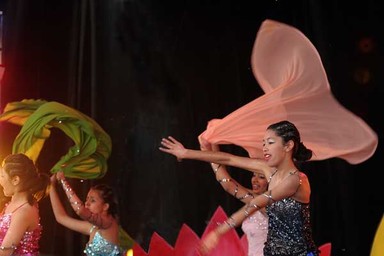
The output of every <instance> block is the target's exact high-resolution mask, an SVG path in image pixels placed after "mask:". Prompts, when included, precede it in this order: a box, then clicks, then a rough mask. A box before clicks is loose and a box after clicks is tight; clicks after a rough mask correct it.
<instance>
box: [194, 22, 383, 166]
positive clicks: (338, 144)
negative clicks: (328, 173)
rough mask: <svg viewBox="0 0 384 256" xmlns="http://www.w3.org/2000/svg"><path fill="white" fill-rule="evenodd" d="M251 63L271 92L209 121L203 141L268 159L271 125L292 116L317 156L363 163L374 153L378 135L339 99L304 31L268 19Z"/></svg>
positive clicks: (322, 158)
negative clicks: (265, 144)
mask: <svg viewBox="0 0 384 256" xmlns="http://www.w3.org/2000/svg"><path fill="white" fill-rule="evenodd" d="M251 64H252V70H253V74H254V76H255V78H256V80H257V82H258V83H259V85H260V86H261V88H262V89H263V91H264V93H265V94H264V95H262V96H260V97H258V98H256V99H255V100H253V101H251V102H249V103H248V104H246V105H244V106H243V107H240V108H239V109H237V110H235V111H234V112H232V113H230V114H229V115H227V116H226V117H224V118H223V119H213V120H211V121H209V122H208V126H207V129H206V130H205V131H204V132H203V133H202V134H200V136H199V139H200V140H201V141H202V142H204V141H208V142H210V143H214V144H234V145H237V146H240V147H242V148H244V149H245V150H246V151H247V152H248V154H249V156H250V157H252V158H262V157H263V154H262V138H263V135H264V132H265V130H266V128H267V126H268V125H270V124H272V123H275V122H278V121H281V120H289V121H291V122H293V123H294V124H295V125H296V126H297V128H298V129H299V131H300V133H301V140H302V141H303V143H304V145H306V146H307V147H308V148H310V149H311V150H313V152H314V155H313V157H312V159H311V160H324V159H329V158H334V157H337V158H341V159H344V160H346V161H347V162H349V163H350V164H359V163H361V162H364V161H365V160H367V159H369V158H370V157H371V156H372V155H373V154H374V152H375V150H376V148H377V144H378V137H377V134H376V133H375V132H374V131H373V130H372V129H371V128H370V127H369V125H367V124H366V123H365V121H364V120H363V119H361V118H360V117H358V116H357V115H355V114H353V113H352V112H351V111H349V110H348V109H346V108H345V107H343V106H342V105H341V104H340V103H339V102H338V101H337V100H336V98H335V97H334V96H333V94H332V92H331V88H330V85H329V82H328V78H327V74H326V72H325V70H324V67H323V64H322V62H321V58H320V56H319V54H318V52H317V50H316V48H315V47H314V46H313V45H312V43H311V42H310V41H309V39H308V38H307V37H306V36H305V35H304V34H303V33H302V32H300V31H299V30H298V29H296V28H294V27H292V26H289V25H286V24H283V23H280V22H277V21H273V20H265V21H264V22H263V23H262V24H261V26H260V29H259V31H258V33H257V36H256V40H255V44H254V47H253V51H252V57H251Z"/></svg>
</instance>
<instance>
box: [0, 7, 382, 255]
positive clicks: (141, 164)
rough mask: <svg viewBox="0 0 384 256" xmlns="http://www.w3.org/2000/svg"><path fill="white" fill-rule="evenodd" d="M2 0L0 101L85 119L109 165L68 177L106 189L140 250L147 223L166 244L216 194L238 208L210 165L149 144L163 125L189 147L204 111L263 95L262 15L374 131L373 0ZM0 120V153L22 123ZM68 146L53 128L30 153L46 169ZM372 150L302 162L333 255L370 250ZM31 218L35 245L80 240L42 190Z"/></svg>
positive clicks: (376, 44) (374, 200)
mask: <svg viewBox="0 0 384 256" xmlns="http://www.w3.org/2000/svg"><path fill="white" fill-rule="evenodd" d="M1 5H2V6H1V8H2V10H3V12H4V31H3V60H4V63H3V64H4V65H5V67H6V71H5V75H4V77H3V80H2V84H1V98H0V99H1V107H2V108H3V107H4V106H5V104H6V103H8V102H12V101H20V100H22V99H30V98H42V99H45V100H49V101H58V102H61V103H64V104H66V105H69V106H71V107H74V108H76V109H78V110H80V111H82V112H84V113H86V114H87V115H89V116H91V117H93V118H94V119H95V120H96V121H97V122H98V123H99V124H100V125H101V126H102V127H103V128H104V129H105V130H106V131H107V132H108V133H109V134H110V136H111V138H112V141H113V150H112V155H111V157H110V159H109V161H108V166H109V169H108V172H107V174H106V175H105V177H103V178H102V179H101V180H91V181H79V180H70V182H71V183H72V184H73V186H74V187H75V189H76V191H78V194H79V195H80V197H82V198H85V196H86V192H87V191H88V188H89V186H90V185H92V184H93V183H95V182H105V183H109V184H110V185H112V186H114V188H115V189H116V192H117V194H118V196H119V203H120V209H119V210H120V221H121V224H122V226H123V227H124V229H125V230H126V231H127V232H128V233H129V234H130V235H131V236H132V237H133V238H134V239H135V240H136V241H137V242H138V243H139V244H140V245H141V246H142V247H143V248H144V249H148V246H149V242H150V238H151V236H152V234H153V232H157V233H159V234H160V235H161V236H162V237H163V238H164V239H165V240H166V241H167V242H168V243H169V244H170V245H174V243H175V241H176V238H177V235H178V232H179V230H180V228H181V225H182V224H183V223H185V224H187V225H188V226H190V227H191V228H192V229H193V230H194V231H195V232H196V233H197V234H198V235H199V236H200V235H202V232H203V231H204V229H205V226H206V224H207V221H209V219H210V218H211V216H212V214H213V213H214V211H215V210H216V209H217V207H218V206H219V205H220V206H222V207H223V209H224V210H225V211H226V212H227V214H231V213H232V212H234V211H235V210H237V209H238V208H239V207H240V206H241V205H240V203H239V202H237V201H236V200H235V199H234V198H232V197H231V196H230V195H228V194H226V193H225V192H223V191H222V189H221V187H220V186H219V184H217V183H216V182H215V180H214V177H213V174H212V172H211V171H210V166H209V165H208V164H206V163H201V162H197V161H183V162H181V163H179V162H177V161H176V160H175V159H174V157H171V156H169V155H165V154H164V153H161V152H160V151H159V150H158V147H159V142H160V140H161V138H162V137H164V136H167V135H173V136H174V137H176V138H178V139H180V140H181V141H182V142H183V143H184V144H185V146H187V147H191V148H198V142H197V136H198V135H199V134H200V133H201V132H202V131H204V130H205V127H206V125H207V122H208V121H209V120H210V119H212V118H222V117H224V116H225V115H227V114H229V113H230V112H232V111H234V110H235V109H237V108H239V107H240V106H242V105H244V104H246V103H248V102H249V101H251V100H253V99H255V98H257V97H259V96H260V95H262V93H263V92H262V91H261V89H260V87H259V86H258V84H257V81H256V80H255V78H254V76H253V74H252V72H251V68H250V56H251V50H252V46H253V43H254V40H255V36H256V32H257V30H258V28H259V26H260V24H261V22H262V21H263V20H264V19H266V18H269V19H276V20H278V21H282V22H285V23H288V24H291V25H293V26H295V27H297V28H299V29H300V30H301V31H302V32H303V33H304V34H306V35H307V37H308V38H309V39H310V40H311V41H312V43H313V44H314V45H315V46H316V48H317V49H318V51H319V53H320V55H321V57H322V60H323V64H324V67H325V69H326V71H327V74H328V77H329V81H330V84H331V87H332V91H333V92H334V95H335V96H336V98H337V99H338V100H339V101H340V102H341V103H342V104H343V105H344V106H346V107H347V108H348V109H350V110H351V111H353V112H354V113H355V114H356V115H359V116H360V117H362V118H363V119H364V120H365V121H366V122H367V123H368V124H369V125H370V126H371V127H372V128H373V129H374V130H375V131H376V132H377V133H378V136H379V139H380V140H381V138H382V135H383V127H382V122H381V120H380V118H379V117H381V118H382V114H379V112H378V111H377V109H378V107H379V102H380V99H381V98H382V97H383V96H384V94H383V88H382V87H380V86H381V81H383V77H382V70H383V65H382V63H381V62H380V59H381V58H382V48H381V47H382V45H383V44H382V39H383V38H382V33H381V32H380V31H381V28H380V27H379V26H378V24H380V18H381V12H380V8H379V4H378V3H377V4H376V3H375V2H374V1H364V2H360V3H355V4H353V3H351V2H347V1H313V0H311V1H308V0H306V1H305V0H303V1H298V0H294V1H286V0H280V1H271V0H268V1H267V0H260V1H234V0H222V1H201V0H197V1H196V0H194V1H192V0H190V1H188V0H186V1H170V0H168V1H155V0H140V1H135V0H115V1H113V0H109V1H104V0H99V1H92V0H82V1H74V0H72V1H71V0H66V1H44V0H34V1H24V0H12V1H3V2H2V4H1ZM370 43H371V44H370ZM369 46H372V48H369ZM359 47H360V48H359ZM361 47H363V48H361ZM368 48H369V49H371V50H370V51H368V52H367V49H368ZM359 49H360V50H359ZM362 49H363V50H362ZM0 128H1V143H2V145H1V155H2V156H4V155H5V154H7V153H9V152H10V150H11V144H12V141H13V139H14V137H15V136H16V134H17V132H18V130H19V129H20V128H19V127H15V126H12V125H9V124H1V126H0ZM335 132H343V131H335ZM69 143H70V142H69V141H68V139H67V138H65V137H64V136H63V135H62V134H60V133H59V132H54V133H53V134H52V136H51V138H50V139H49V141H47V144H46V145H45V148H44V150H43V152H42V153H41V156H40V158H39V160H38V164H39V168H40V170H41V171H47V170H49V168H50V167H51V166H52V164H53V163H54V162H55V161H57V159H58V157H60V156H61V155H63V152H66V150H67V149H68V145H69ZM304 143H305V142H304ZM225 149H226V150H227V151H229V152H233V153H236V154H244V152H243V151H242V150H241V149H238V148H234V147H231V146H227V147H225ZM380 155H382V147H381V145H380V142H379V148H378V150H377V152H376V153H375V155H374V156H373V157H372V158H370V159H369V160H368V161H366V162H364V163H362V164H359V165H350V164H348V163H346V162H344V161H343V160H340V159H330V160H326V161H317V162H310V163H307V164H305V165H303V167H302V169H303V170H304V171H305V172H306V173H307V174H308V175H309V177H310V181H311V184H312V206H311V207H312V219H313V231H314V237H315V240H316V242H317V244H318V245H321V244H323V243H326V242H331V243H332V246H333V252H332V255H333V256H337V255H340V256H341V255H342V256H355V255H356V256H361V255H368V254H369V251H370V246H371V244H372V241H373V236H374V232H375V230H376V227H377V225H378V223H379V221H380V219H381V216H382V214H383V196H382V192H381V190H380V184H379V179H378V178H377V177H378V175H380V173H379V171H380V170H378V168H376V166H377V165H378V160H379V159H378V157H379V156H380ZM230 171H231V173H232V175H233V176H234V177H235V178H237V179H238V180H239V181H240V182H242V183H244V184H245V185H248V183H249V182H250V176H249V175H248V174H247V173H244V172H241V171H239V170H236V169H234V168H233V169H231V170H230ZM68 212H69V213H72V211H71V209H68ZM41 215H42V224H43V226H44V232H43V238H42V241H41V252H42V254H43V255H80V254H81V252H82V250H83V248H84V245H85V243H86V242H87V237H84V236H82V235H80V234H77V233H75V232H73V231H70V230H67V229H65V228H64V227H62V226H60V225H58V224H57V223H56V222H55V219H54V217H53V213H52V210H51V208H50V203H49V199H44V201H42V203H41ZM238 231H239V233H241V230H240V229H239V230H238Z"/></svg>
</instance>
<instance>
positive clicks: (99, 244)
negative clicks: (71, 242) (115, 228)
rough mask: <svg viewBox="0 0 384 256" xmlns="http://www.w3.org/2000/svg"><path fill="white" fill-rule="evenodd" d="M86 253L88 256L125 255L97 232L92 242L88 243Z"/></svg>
mask: <svg viewBox="0 0 384 256" xmlns="http://www.w3.org/2000/svg"><path fill="white" fill-rule="evenodd" d="M84 253H85V254H86V255H87V256H120V255H123V251H122V249H121V248H120V247H119V246H118V245H116V244H113V243H111V242H109V241H107V240H106V239H105V238H104V237H102V236H101V235H100V233H99V232H98V231H96V233H95V236H94V237H93V240H92V242H89V243H87V245H86V247H85V250H84Z"/></svg>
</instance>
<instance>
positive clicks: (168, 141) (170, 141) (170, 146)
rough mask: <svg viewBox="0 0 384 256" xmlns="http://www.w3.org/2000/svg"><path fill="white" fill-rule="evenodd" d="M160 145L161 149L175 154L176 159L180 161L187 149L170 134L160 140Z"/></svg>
mask: <svg viewBox="0 0 384 256" xmlns="http://www.w3.org/2000/svg"><path fill="white" fill-rule="evenodd" d="M161 145H162V147H159V149H160V150H161V151H163V152H166V153H168V154H171V155H174V156H176V158H177V160H178V161H181V160H182V159H183V158H184V156H185V154H186V152H187V149H186V148H185V147H184V146H183V144H181V143H180V142H179V141H177V140H176V139H175V138H173V137H172V136H168V138H163V139H162V140H161Z"/></svg>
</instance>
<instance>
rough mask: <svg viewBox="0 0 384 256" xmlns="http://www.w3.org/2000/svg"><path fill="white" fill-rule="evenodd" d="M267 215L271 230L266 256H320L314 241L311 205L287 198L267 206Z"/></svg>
mask: <svg viewBox="0 0 384 256" xmlns="http://www.w3.org/2000/svg"><path fill="white" fill-rule="evenodd" d="M267 214H268V217H269V229H268V235H267V242H266V244H265V246H264V256H269V255H274V256H276V255H281V256H282V255H290V256H307V255H313V256H317V255H318V252H317V251H318V250H317V247H316V245H315V243H314V241H313V239H312V231H311V224H310V209H309V204H304V203H300V202H298V201H296V200H294V199H292V198H285V199H283V200H280V201H277V202H274V203H273V204H271V205H269V206H267Z"/></svg>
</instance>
